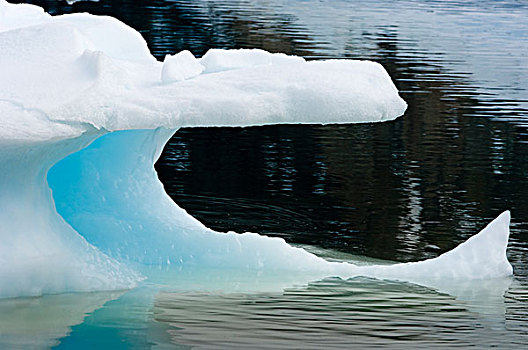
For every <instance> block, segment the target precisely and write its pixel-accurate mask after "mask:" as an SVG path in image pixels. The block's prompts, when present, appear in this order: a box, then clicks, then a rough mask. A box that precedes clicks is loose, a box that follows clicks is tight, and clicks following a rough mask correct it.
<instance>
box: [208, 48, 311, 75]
mask: <svg viewBox="0 0 528 350" xmlns="http://www.w3.org/2000/svg"><path fill="white" fill-rule="evenodd" d="M199 61H200V63H201V64H202V65H203V66H204V67H205V71H204V72H205V73H215V72H222V71H226V70H233V69H241V68H249V67H256V66H266V65H277V66H278V65H287V64H297V63H303V62H305V60H304V58H302V57H298V56H288V55H286V54H283V53H270V52H267V51H264V50H260V49H238V50H223V49H210V50H209V51H207V52H206V54H205V55H203V57H202V58H200V60H199Z"/></svg>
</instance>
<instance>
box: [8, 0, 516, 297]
mask: <svg viewBox="0 0 528 350" xmlns="http://www.w3.org/2000/svg"><path fill="white" fill-rule="evenodd" d="M0 47H1V48H2V49H1V50H0V165H1V166H0V208H1V211H0V223H1V224H0V297H13V296H24V295H40V294H43V293H59V292H65V291H92V290H111V289H123V288H131V287H133V286H134V285H135V284H136V283H137V282H138V281H139V280H141V279H142V278H143V276H142V275H141V274H140V273H138V272H136V271H138V270H141V271H142V272H143V273H144V274H146V275H148V276H152V272H149V269H146V268H144V266H156V267H163V268H165V269H169V268H170V271H171V273H176V274H178V273H185V271H189V270H192V269H199V268H207V267H217V268H221V269H223V270H225V271H235V273H236V274H240V275H242V274H258V275H260V274H262V273H264V274H268V275H270V274H271V276H272V277H273V276H287V277H288V278H285V280H287V281H289V282H288V283H290V281H297V282H298V283H301V282H306V281H308V280H310V279H317V278H323V277H326V276H340V277H344V278H346V277H352V276H356V275H366V276H371V277H382V278H392V279H405V280H412V281H420V280H421V279H424V278H431V277H434V278H435V279H436V280H438V279H442V278H450V279H479V278H488V277H500V276H505V275H509V274H511V272H512V271H511V266H510V265H509V263H508V262H507V260H506V255H505V250H506V245H507V239H508V233H509V231H508V223H509V214H508V213H505V214H503V215H501V216H500V217H499V218H498V219H497V220H495V221H494V222H493V223H492V224H490V226H489V227H488V228H486V229H485V230H484V231H483V232H481V233H480V234H479V235H477V236H476V237H475V238H473V239H471V240H470V241H468V242H467V243H466V244H465V245H462V246H460V247H459V248H457V249H456V250H454V251H453V252H450V253H446V254H444V255H443V256H441V257H439V258H437V259H433V260H430V261H425V262H421V263H415V264H401V265H395V266H393V267H358V266H355V265H352V264H347V263H331V262H327V261H326V260H324V259H322V258H319V257H317V256H315V255H313V254H310V253H308V252H306V251H305V250H303V249H300V248H294V247H292V246H290V245H288V244H287V243H286V242H285V241H284V240H282V239H279V238H270V237H265V236H261V235H258V234H254V233H244V234H237V233H234V232H229V233H219V232H215V231H213V230H210V229H208V228H207V227H205V226H203V225H202V224H201V223H200V222H198V221H197V220H196V219H194V218H193V217H192V216H190V215H188V214H187V213H186V212H185V211H184V210H183V209H181V208H180V207H178V206H177V205H176V204H175V203H174V202H173V201H172V200H171V199H170V198H169V197H168V195H167V194H166V193H165V191H164V189H163V185H162V184H161V183H160V182H159V180H158V178H157V175H156V172H155V170H154V166H153V164H154V163H155V161H156V160H157V158H158V157H159V155H160V153H161V151H162V149H163V147H164V145H165V143H166V142H167V140H168V139H169V138H170V137H171V136H172V135H173V133H174V132H176V131H177V130H178V129H179V128H180V127H184V126H186V127H192V126H248V125H264V124H275V123H354V122H375V121H384V120H390V119H394V118H396V117H398V116H400V115H401V114H403V112H404V111H405V108H406V104H405V102H404V101H403V100H402V99H401V98H400V97H399V96H398V92H397V90H396V88H395V86H394V85H393V83H392V81H391V79H390V77H389V76H388V74H387V72H386V71H385V70H384V69H383V67H382V66H381V65H379V64H377V63H373V62H367V61H349V60H333V61H316V62H305V61H304V60H303V59H302V58H298V57H291V56H286V55H282V54H270V53H268V52H265V51H262V50H235V51H223V50H211V51H209V52H208V53H207V54H206V55H204V57H202V58H200V59H196V58H194V57H193V56H192V54H191V53H189V52H182V53H179V54H176V55H173V56H168V57H167V58H166V59H165V61H164V62H163V63H162V62H158V61H156V60H155V59H154V58H153V57H152V55H151V54H150V52H149V51H148V48H147V45H146V43H145V41H144V40H143V38H142V37H141V35H140V34H139V33H137V32H136V31H134V30H133V29H131V28H130V27H128V26H126V25H124V24H123V23H121V22H119V21H117V20H116V19H114V18H110V17H97V16H92V15H88V14H75V15H65V16H57V17H52V16H49V15H48V14H45V13H44V12H43V11H42V10H41V9H40V8H38V7H34V6H29V5H11V4H8V3H7V2H5V1H4V0H0ZM485 257H486V258H485ZM142 266H143V267H142ZM291 276H293V277H294V278H293V280H292V279H291V278H290V277H291ZM276 278H277V279H279V278H278V277H276ZM293 283H295V282H293Z"/></svg>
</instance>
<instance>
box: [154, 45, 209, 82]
mask: <svg viewBox="0 0 528 350" xmlns="http://www.w3.org/2000/svg"><path fill="white" fill-rule="evenodd" d="M204 70H205V67H204V66H203V65H202V64H201V63H200V62H199V61H198V60H197V59H196V57H194V55H193V54H192V53H191V52H190V51H188V50H185V51H181V52H180V53H177V54H176V55H167V56H165V60H164V61H163V68H162V69H161V81H162V82H163V83H172V82H176V81H183V80H187V79H191V78H194V77H196V76H198V75H200V74H202V72H203V71H204Z"/></svg>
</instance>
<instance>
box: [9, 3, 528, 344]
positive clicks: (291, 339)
mask: <svg viewBox="0 0 528 350" xmlns="http://www.w3.org/2000/svg"><path fill="white" fill-rule="evenodd" d="M29 2H31V3H37V4H39V5H42V6H44V7H45V8H46V9H47V10H48V11H49V12H51V13H53V14H59V13H69V12H78V11H88V12H91V13H95V14H110V15H112V16H115V17H117V18H119V19H120V20H122V21H124V22H125V23H127V24H129V25H130V26H132V27H134V28H136V29H137V30H139V31H140V32H141V33H142V34H143V36H144V37H145V38H146V40H147V41H148V43H149V46H150V48H151V50H152V52H153V53H154V55H155V56H156V57H157V58H158V59H163V57H164V55H166V54H169V53H175V52H178V51H180V50H184V49H188V50H191V51H192V52H193V53H195V55H197V56H200V55H202V54H203V53H205V52H206V51H207V50H208V49H209V48H213V47H214V48H254V47H256V48H263V49H266V50H268V51H272V52H285V53H288V54H295V55H301V56H304V57H306V58H307V59H324V58H352V59H369V60H374V61H377V62H380V63H382V64H383V65H384V66H385V68H386V69H387V70H388V71H389V73H390V75H391V77H392V78H393V80H394V82H395V84H396V85H397V87H398V88H399V90H400V92H401V96H402V97H403V98H404V99H405V100H406V101H407V102H408V104H409V108H408V110H407V112H406V114H405V116H403V117H402V118H399V119H398V120H396V121H394V122H388V123H382V124H364V125H346V126H342V125H341V126H273V127H259V128H238V129H237V128H234V129H229V128H210V129H182V130H180V131H178V133H177V134H176V135H175V136H174V137H173V139H172V140H171V141H170V142H169V144H168V146H167V148H166V150H165V152H164V153H163V155H162V157H161V159H160V160H159V162H158V164H157V170H158V172H159V176H160V178H161V180H162V182H163V183H164V184H165V187H166V189H167V192H168V193H169V194H170V195H171V196H172V197H173V198H174V199H175V201H176V202H177V203H178V204H179V205H180V206H182V207H183V208H185V209H187V210H188V211H189V212H190V213H191V214H193V215H194V216H195V217H197V218H199V219H200V220H201V221H202V222H204V223H205V224H206V225H207V226H209V227H211V228H214V229H216V230H220V231H227V230H235V231H240V232H242V231H253V232H261V233H266V234H268V235H276V236H281V237H283V238H285V239H286V240H287V241H288V242H291V243H296V244H303V245H304V244H306V245H310V246H314V247H319V248H326V249H331V250H332V251H338V252H341V253H343V254H356V255H364V256H368V257H371V258H381V259H388V260H393V261H415V260H421V259H425V258H431V257H435V256H438V255H439V254H441V253H443V252H445V251H447V250H450V249H452V248H453V247H455V246H456V245H457V244H458V243H460V242H462V241H464V240H465V239H467V238H468V237H470V236H471V235H473V234H475V233H476V232H478V230H480V229H481V228H483V227H484V226H485V225H486V223H488V222H489V221H490V220H491V219H493V218H494V217H496V216H497V215H498V214H500V212H502V211H503V210H506V209H509V210H511V211H512V226H511V239H510V245H509V248H508V257H509V259H510V261H511V263H512V265H513V266H514V273H515V277H514V279H513V280H512V281H511V285H507V286H505V287H504V289H503V290H502V291H501V290H499V291H498V292H497V291H490V295H491V296H489V297H488V296H487V295H484V296H482V295H480V296H478V297H477V298H472V297H467V294H468V292H471V291H473V289H471V288H469V290H468V289H465V290H464V292H463V293H458V294H457V293H453V294H455V295H450V294H445V293H439V292H436V291H435V290H432V289H428V288H425V287H421V286H415V285H410V284H401V283H390V282H382V281H374V280H362V279H355V280H352V281H346V282H345V281H334V280H329V281H322V282H318V283H314V284H313V285H310V286H308V287H299V288H291V289H288V290H286V291H285V292H284V293H280V294H263V293H256V294H249V295H248V294H223V293H205V292H204V293H199V294H196V293H169V292H166V293H162V294H160V295H158V296H156V298H155V299H154V300H150V299H148V298H147V299H148V302H145V299H143V298H142V297H138V298H134V297H133V296H132V297H130V296H129V297H128V299H126V298H125V300H128V301H123V298H121V299H117V300H114V301H111V302H109V303H108V304H107V305H105V307H104V308H102V309H99V310H97V311H95V312H93V313H90V314H89V315H88V316H87V318H86V319H85V321H84V323H83V324H81V325H78V326H75V327H73V332H72V334H71V335H70V336H69V337H66V338H61V339H62V340H61V346H60V347H63V348H67V347H72V348H79V347H82V346H81V345H79V344H91V345H93V346H96V347H97V346H106V347H112V348H116V347H138V348H143V347H149V346H151V345H153V344H158V345H160V346H163V345H166V346H168V344H172V345H171V346H175V345H174V344H179V345H181V348H188V347H197V348H219V347H224V348H237V347H238V348H247V347H249V346H252V347H269V348H278V347H287V348H324V347H345V348H351V347H352V348H353V347H359V348H365V347H375V346H387V347H390V348H409V347H418V348H424V347H440V348H445V347H448V346H449V347H452V346H458V347H468V346H476V347H477V348H483V347H493V346H496V347H500V348H519V347H522V345H525V344H528V266H527V263H526V262H527V261H528V214H527V213H528V91H527V89H528V24H527V23H528V21H527V19H528V3H527V2H525V1H462V0H460V1H418V0H417V1H411V0H408V1H388V0H387V1H377V0H375V1H339V0H338V1H324V0H321V1H312V0H306V1H301V0H299V1H286V0H282V1H281V0H270V1H234V0H233V1H131V0H129V1H126V0H123V1H101V2H99V3H77V4H75V5H74V6H67V5H66V4H65V3H64V2H59V1H46V2H42V1H29ZM312 249H313V248H312ZM477 289H478V288H477ZM483 289H485V288H483ZM473 292H474V293H476V294H478V293H479V291H473ZM480 292H482V291H480ZM485 293H486V291H484V294H485ZM136 294H141V293H139V292H136ZM470 294H471V293H470ZM133 295H134V294H133ZM112 298H115V297H112ZM130 300H132V301H130ZM94 305H95V304H94ZM119 305H127V306H126V307H125V306H121V307H119ZM0 307H1V305H0ZM114 307H115V308H116V309H119V310H121V311H120V312H122V313H124V314H125V315H121V316H116V314H119V312H117V313H112V312H109V311H108V310H113V308H114ZM123 310H125V311H123ZM126 310H128V311H126ZM130 310H132V311H130ZM138 310H139V311H138ZM136 311H137V313H135V312H136ZM119 315H120V314H119ZM138 315H139V316H138ZM136 316H137V317H136ZM102 330H106V331H107V332H109V333H108V334H110V335H108V336H103V337H101V336H100V334H107V333H104V332H103V333H101V332H102ZM57 338H60V336H57ZM94 339H97V340H94ZM89 340H90V341H89ZM171 346H169V348H170V347H171Z"/></svg>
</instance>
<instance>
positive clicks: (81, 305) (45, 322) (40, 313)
mask: <svg viewBox="0 0 528 350" xmlns="http://www.w3.org/2000/svg"><path fill="white" fill-rule="evenodd" d="M122 294H123V293H122V292H121V293H120V292H98V293H76V294H61V295H46V296H44V297H42V298H20V299H4V300H0V348H2V349H47V348H50V347H51V346H53V345H56V344H57V343H58V341H57V339H59V338H61V337H64V336H67V335H68V334H69V333H70V331H71V327H72V326H74V325H77V324H80V323H82V322H83V320H84V318H85V317H86V315H87V314H89V313H91V312H93V311H94V310H96V309H99V308H100V307H102V306H103V305H104V304H105V303H106V302H108V301H109V300H113V299H117V298H119V297H120V296H121V295H122Z"/></svg>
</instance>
